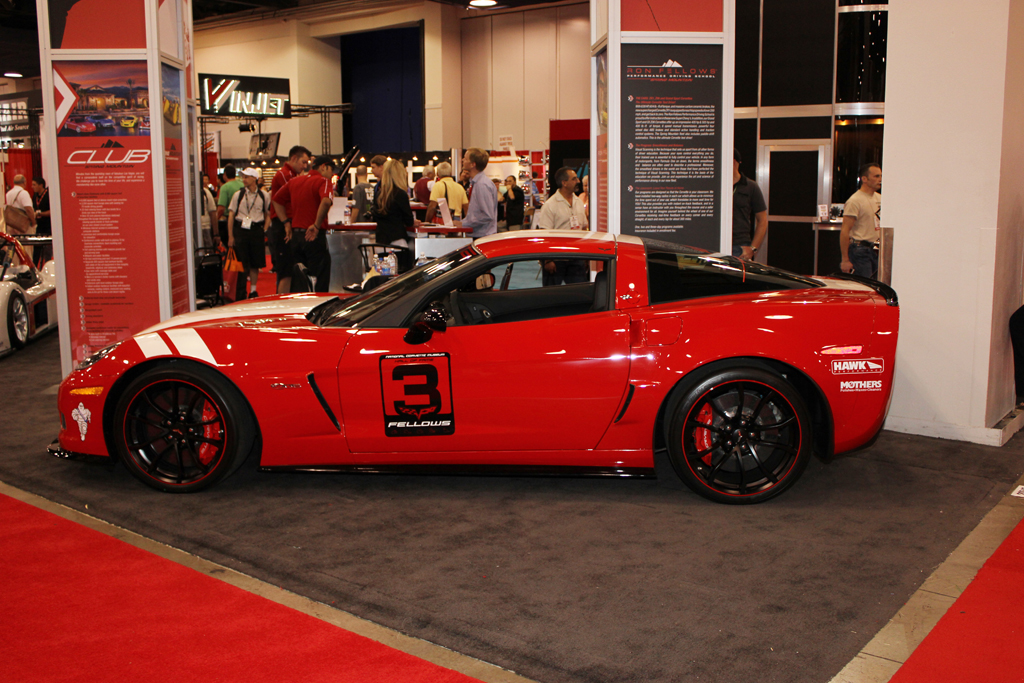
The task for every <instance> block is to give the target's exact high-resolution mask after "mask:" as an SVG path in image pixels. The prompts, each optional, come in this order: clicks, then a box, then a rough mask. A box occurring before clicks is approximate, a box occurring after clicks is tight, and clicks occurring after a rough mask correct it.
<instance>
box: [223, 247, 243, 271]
mask: <svg viewBox="0 0 1024 683" xmlns="http://www.w3.org/2000/svg"><path fill="white" fill-rule="evenodd" d="M224 272H226V273H243V272H245V266H244V265H242V262H241V261H239V260H238V257H237V256H235V250H234V248H231V249H228V255H227V257H226V258H225V259H224Z"/></svg>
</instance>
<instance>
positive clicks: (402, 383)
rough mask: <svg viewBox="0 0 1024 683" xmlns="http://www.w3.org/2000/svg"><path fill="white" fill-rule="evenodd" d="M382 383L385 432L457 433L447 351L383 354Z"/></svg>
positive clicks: (381, 360)
mask: <svg viewBox="0 0 1024 683" xmlns="http://www.w3.org/2000/svg"><path fill="white" fill-rule="evenodd" d="M380 386H381V396H383V399H384V434H385V436H440V435H445V434H454V433H455V414H454V408H453V406H452V384H451V359H450V357H449V355H448V354H447V353H413V354H403V355H393V356H381V359H380Z"/></svg>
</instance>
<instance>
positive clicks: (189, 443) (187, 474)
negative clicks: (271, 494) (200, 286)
mask: <svg viewBox="0 0 1024 683" xmlns="http://www.w3.org/2000/svg"><path fill="white" fill-rule="evenodd" d="M256 437H257V430H256V421H255V419H254V418H253V416H252V413H251V412H250V410H249V406H248V404H247V403H246V401H245V399H244V398H243V397H242V395H241V393H240V392H239V391H238V389H236V388H235V387H234V386H233V385H232V384H231V383H230V382H228V381H227V380H226V379H224V377H222V376H221V375H219V374H217V373H216V372H214V371H212V370H209V369H207V368H205V367H202V366H197V365H182V364H178V363H175V364H173V365H172V364H167V365H162V366H158V367H155V368H153V369H151V370H148V371H146V372H144V373H143V374H141V375H140V376H139V377H137V378H136V379H135V380H133V381H132V382H131V384H129V385H128V387H127V388H126V389H125V391H124V392H123V393H122V394H121V397H120V399H119V400H118V402H117V407H116V409H115V413H114V438H115V441H116V445H117V451H118V454H119V455H120V457H121V459H122V460H123V461H124V463H125V465H126V466H127V467H128V469H129V471H131V473H132V474H133V475H135V477H137V478H138V479H139V480H140V481H141V482H142V483H144V484H146V485H147V486H151V487H153V488H155V489H157V490H158V491H166V492H169V493H192V492H195V491H201V490H203V489H206V488H209V487H210V486H213V485H214V484H216V483H218V482H220V481H223V480H224V479H226V478H227V477H228V476H230V475H231V474H232V473H233V472H234V471H235V470H237V469H238V468H239V467H240V466H241V465H242V463H243V462H244V461H245V459H246V458H247V456H248V455H249V453H250V452H251V451H252V450H253V449H254V445H255V441H256Z"/></svg>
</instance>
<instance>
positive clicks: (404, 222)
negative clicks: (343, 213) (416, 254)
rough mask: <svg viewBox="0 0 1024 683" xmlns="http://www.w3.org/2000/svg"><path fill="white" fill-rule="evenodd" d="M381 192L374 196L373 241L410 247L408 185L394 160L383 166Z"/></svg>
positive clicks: (410, 210) (403, 171)
mask: <svg viewBox="0 0 1024 683" xmlns="http://www.w3.org/2000/svg"><path fill="white" fill-rule="evenodd" d="M382 175H383V177H382V178H381V181H380V190H379V191H378V192H377V193H376V194H374V197H373V219H374V220H375V221H377V234H376V240H377V242H378V243H380V244H393V245H395V246H397V247H405V248H406V249H408V248H409V240H408V234H407V233H408V231H409V230H410V229H411V228H412V227H413V226H414V225H415V219H414V218H413V215H412V208H410V206H409V194H408V192H409V184H408V182H407V180H406V174H405V166H403V165H402V162H400V161H398V160H396V159H388V160H387V162H385V164H384V172H383V174H382Z"/></svg>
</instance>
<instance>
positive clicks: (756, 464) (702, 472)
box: [667, 367, 813, 504]
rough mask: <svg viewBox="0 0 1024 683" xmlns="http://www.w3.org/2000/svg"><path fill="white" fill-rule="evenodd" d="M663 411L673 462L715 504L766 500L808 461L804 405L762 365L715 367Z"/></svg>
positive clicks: (791, 480) (790, 481)
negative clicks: (665, 411)
mask: <svg viewBox="0 0 1024 683" xmlns="http://www.w3.org/2000/svg"><path fill="white" fill-rule="evenodd" d="M669 414H670V415H671V422H670V424H669V430H668V434H667V438H668V444H669V455H670V458H671V461H672V465H673V467H674V468H675V470H676V472H677V473H678V474H679V476H680V478H681V479H682V480H683V482H684V483H686V485H687V486H689V487H690V488H691V489H692V490H693V491H694V492H696V493H698V494H700V495H701V496H704V497H705V498H708V499H710V500H713V501H716V502H720V503H729V504H750V503H761V502H764V501H766V500H768V499H770V498H773V497H775V496H777V495H779V494H780V493H782V492H783V491H785V490H786V489H788V488H789V487H790V486H792V485H793V484H794V483H795V482H796V480H797V479H798V478H799V477H800V475H801V474H802V473H803V471H804V469H805V468H806V467H807V462H808V460H809V459H810V455H811V444H812V443H813V442H812V440H811V425H810V420H809V418H808V412H807V408H806V406H805V405H804V402H803V400H802V398H801V397H800V394H799V392H797V391H796V389H794V388H793V386H792V385H791V384H790V383H789V382H788V381H786V379H785V378H783V377H781V376H779V375H777V374H775V373H773V372H769V371H767V370H762V369H760V368H754V367H747V368H745V367H739V368H731V369H727V370H722V371H719V372H716V373H714V374H712V375H711V376H710V377H707V378H705V379H703V380H701V381H698V382H697V383H695V384H693V385H691V386H690V388H689V389H688V390H687V391H684V392H682V393H681V394H680V395H679V396H677V398H676V400H675V401H674V402H673V406H672V407H671V412H670V413H669Z"/></svg>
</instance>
